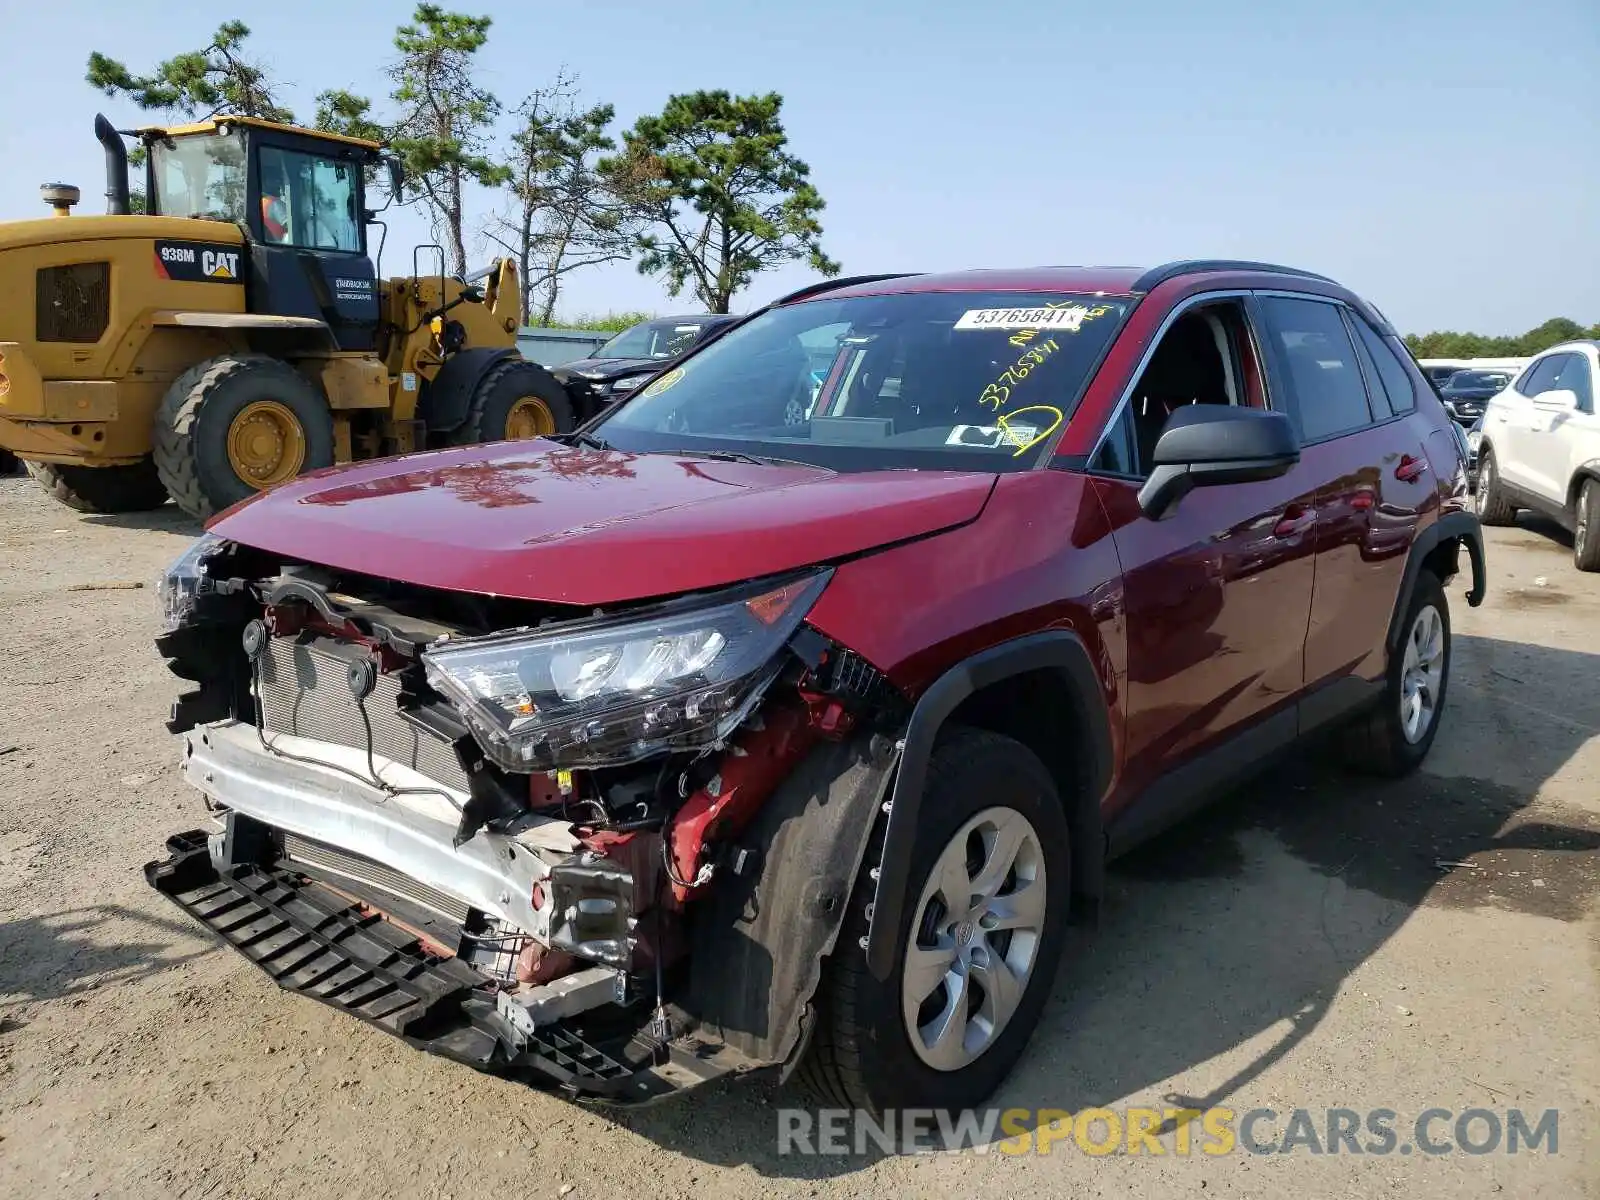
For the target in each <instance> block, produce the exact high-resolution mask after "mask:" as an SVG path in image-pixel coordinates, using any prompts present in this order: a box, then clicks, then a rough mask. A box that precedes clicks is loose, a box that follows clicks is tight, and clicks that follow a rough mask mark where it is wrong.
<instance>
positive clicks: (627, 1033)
mask: <svg viewBox="0 0 1600 1200" xmlns="http://www.w3.org/2000/svg"><path fill="white" fill-rule="evenodd" d="M826 578H827V572H826V571H825V570H824V571H809V572H805V573H801V574H798V575H790V576H788V577H786V578H781V579H768V580H761V581H754V582H752V583H750V584H748V585H745V586H741V587H738V588H734V589H730V590H721V591H718V592H716V593H714V594H707V595H701V596H680V597H674V598H671V599H668V600H665V601H661V602H654V603H643V604H638V605H632V606H627V607H622V608H619V609H617V610H616V611H590V610H587V609H585V610H573V609H570V608H562V607H560V606H552V605H544V604H537V603H533V602H526V601H514V600H506V599H501V598H495V597H485V596H478V595H472V594H467V593H457V592H447V591H441V590H435V589H429V588H422V587H417V586H412V585H407V584H401V583H396V582H394V581H390V580H382V579H376V578H373V577H369V576H360V575H353V574H349V573H342V572H335V571H332V570H329V569H327V568H323V567H319V566H316V565H315V564H309V563H305V562H299V561H292V560H286V559H284V558H282V557H280V556H276V555H273V554H270V553H267V552H264V551H260V550H255V549H251V548H248V547H243V546H239V545H237V544H233V543H229V542H224V541H220V540H218V539H215V538H204V539H202V540H201V541H200V542H199V543H197V544H196V546H195V547H194V548H193V549H192V550H191V551H190V553H189V554H187V555H185V557H184V559H182V560H180V561H179V563H177V564H175V566H174V568H173V570H172V571H171V572H170V573H169V574H168V576H167V577H166V579H164V580H163V583H162V602H163V606H164V615H165V617H166V626H167V628H166V632H165V633H164V634H163V635H162V636H161V637H160V638H159V639H158V643H157V645H158V648H159V650H160V652H161V653H162V654H163V656H164V657H166V659H167V660H168V663H169V666H170V668H171V669H172V670H173V671H174V672H175V673H176V674H177V675H179V676H180V677H182V678H184V679H187V680H190V681H192V682H193V683H194V684H195V685H196V686H195V687H194V689H193V690H191V691H188V692H187V693H186V694H184V695H183V696H182V697H181V698H180V699H179V700H178V701H177V702H176V703H175V704H174V707H173V712H172V717H171V720H170V721H169V722H168V726H169V728H170V729H171V730H172V731H173V732H174V733H176V734H180V735H182V739H183V756H184V760H183V770H184V772H185V776H186V778H187V779H188V781H189V782H190V783H191V784H193V785H194V786H195V787H196V788H198V789H199V790H200V791H201V792H202V793H203V794H204V796H205V801H206V805H207V808H208V809H209V811H210V816H211V818H212V822H211V827H210V828H209V829H204V830H196V831H194V832H191V833H186V834H181V835H178V836H177V837H175V838H174V839H172V841H171V842H170V843H169V848H170V850H171V857H169V858H168V859H167V860H165V861H162V862H156V863H151V864H150V865H149V866H148V867H147V868H146V873H147V875H148V876H149V878H150V881H151V883H152V884H153V885H154V886H156V887H157V888H158V889H159V890H161V891H163V892H164V893H165V894H167V895H168V896H169V897H171V898H172V899H174V900H175V901H176V902H177V903H179V904H180V906H182V907H184V908H185V909H186V910H187V911H189V912H190V913H191V915H193V916H195V917H196V918H197V919H199V920H201V921H202V922H203V923H205V924H206V925H207V926H208V927H209V928H211V929H212V930H213V932H215V933H217V934H218V935H219V936H221V937H222V938H224V939H225V940H227V941H228V942H230V943H231V944H233V945H234V946H235V947H236V948H238V949H240V950H241V951H242V952H244V953H245V954H246V955H247V956H249V957H250V958H252V960H253V961H255V962H256V963H257V965H258V966H261V967H262V968H263V969H265V970H267V971H268V972H269V973H270V974H272V975H273V976H274V978H276V979H277V980H278V982H279V983H280V984H282V985H283V986H285V987H288V988H291V989H292V990H297V991H303V992H306V993H307V994H310V995H313V996H315V997H316V998H317V999H320V1000H323V1001H325V1002H327V1003H331V1004H336V1005H338V1006H340V1007H344V1008H346V1009H348V1010H349V1011H351V1012H353V1013H354V1014H355V1015H357V1016H359V1017H362V1018H363V1019H366V1020H369V1021H372V1022H374V1023H376V1024H378V1025H380V1026H382V1027H385V1028H388V1029H389V1030H390V1031H391V1032H395V1033H397V1034H399V1035H400V1036H403V1037H405V1038H406V1040H408V1041H410V1042H412V1043H413V1044H415V1045H418V1046H420V1047H422V1048H424V1049H428V1050H431V1051H434V1052H437V1053H443V1054H447V1055H450V1056H452V1057H455V1058H458V1059H460V1060H461V1061H465V1062H468V1063H469V1064H471V1065H473V1066H476V1067H479V1068H481V1069H485V1070H495V1071H503V1072H510V1073H521V1074H525V1075H527V1076H528V1077H529V1078H530V1079H534V1080H537V1081H541V1082H545V1083H553V1084H556V1085H559V1086H561V1087H563V1088H565V1089H566V1090H567V1091H568V1092H570V1093H572V1094H574V1095H589V1096H598V1097H605V1098H609V1099H612V1100H638V1099H646V1098H650V1097H652V1096H656V1095H660V1094H664V1093H666V1092H670V1091H675V1090H681V1089H682V1088H683V1087H687V1086H692V1085H693V1084H696V1083H699V1082H702V1081H704V1080H705V1079H709V1078H713V1077H715V1076H717V1075H720V1074H723V1073H725V1072H727V1071H730V1070H742V1069H750V1068H753V1067H758V1066H763V1065H774V1064H782V1063H789V1062H792V1060H793V1059H794V1058H795V1057H796V1056H797V1054H798V1051H799V1050H800V1049H801V1048H803V1040H804V1032H805V1031H804V1029H803V1028H802V1027H803V1025H804V1020H803V1012H804V1009H805V1006H806V1003H807V1001H808V999H809V994H810V989H811V987H813V986H814V985H815V981H816V977H817V974H818V971H819V970H820V959H821V957H822V956H823V955H824V954H825V953H826V951H827V949H828V948H829V946H830V945H831V941H832V938H833V937H834V936H836V934H837V931H838V928H839V924H840V917H841V915H842V912H843V909H844V906H845V902H846V901H847V899H848V898H849V896H850V894H851V883H852V881H853V880H854V879H855V878H856V875H857V872H858V870H859V869H860V867H861V865H862V862H861V856H862V854H863V853H864V852H865V848H866V846H867V843H868V842H869V840H870V832H871V826H872V822H873V821H874V820H876V819H877V816H876V815H875V814H880V813H881V809H882V808H883V804H882V798H883V796H884V795H885V794H886V788H887V785H888V780H889V778H890V776H891V774H892V770H893V763H894V760H895V755H896V744H897V739H898V738H899V737H900V736H901V733H902V731H903V729H904V725H905V721H906V718H907V715H908V711H909V710H908V707H907V705H906V704H905V701H904V699H903V697H902V696H901V695H900V694H899V693H898V692H897V691H896V689H895V688H894V687H893V686H892V685H891V684H890V683H889V681H888V680H887V679H886V678H885V677H884V676H882V675H881V674H880V673H879V672H878V671H877V670H875V669H874V668H873V667H872V666H870V665H869V664H867V663H866V662H865V661H863V660H862V659H860V658H859V657H857V656H856V655H854V654H853V653H851V652H850V651H849V650H847V649H845V648H843V647H840V646H837V645H835V644H833V643H831V642H829V641H828V640H827V639H826V638H824V637H823V636H822V635H820V634H819V633H817V632H816V631H815V630H813V629H811V628H810V627H808V626H806V625H805V624H804V616H805V611H806V609H807V608H808V607H809V604H810V602H811V601H812V600H813V599H814V598H815V596H816V595H817V594H819V593H820V590H821V588H822V586H823V585H824V584H825V583H826ZM785 792H786V793H787V798H781V797H780V798H779V799H777V800H775V797H779V796H780V793H785ZM841 795H844V796H847V799H848V802H846V801H845V800H841V799H840V798H839V797H840V796H841ZM830 804H831V809H830V807H829V806H830ZM769 810H770V811H769ZM780 847H781V848H782V856H781V861H779V853H778V851H779V849H780ZM819 886H820V887H821V888H822V890H823V892H825V893H826V895H824V896H822V898H821V900H820V901H819V900H818V896H817V895H816V894H815V893H816V890H817V888H818V887H819ZM779 893H792V896H786V895H781V894H779ZM802 893H805V894H806V895H805V897H804V898H803V899H802V898H801V894H802ZM788 903H794V904H804V905H806V906H807V908H806V912H807V915H805V916H800V915H796V916H795V917H794V918H793V919H792V920H786V919H784V918H783V916H782V909H783V906H784V905H785V904H788ZM763 905H766V906H767V907H771V906H772V905H776V906H777V909H778V911H777V912H776V913H774V912H764V911H761V909H762V908H763ZM808 922H809V924H808ZM801 926H804V928H801ZM769 942H771V943H773V944H772V945H768V944H767V943H769ZM785 942H786V943H787V944H782V945H780V944H778V943H785ZM752 956H753V957H752ZM746 960H748V961H749V962H750V963H759V964H760V965H757V966H749V965H746V966H741V965H740V964H741V963H745V962H746ZM752 969H756V970H760V969H764V970H765V971H766V972H767V979H766V981H765V983H766V994H764V995H759V996H757V995H754V994H753V992H752V989H751V988H750V987H748V986H743V985H742V983H741V975H742V976H743V977H744V978H745V979H747V978H748V972H749V971H750V970H752Z"/></svg>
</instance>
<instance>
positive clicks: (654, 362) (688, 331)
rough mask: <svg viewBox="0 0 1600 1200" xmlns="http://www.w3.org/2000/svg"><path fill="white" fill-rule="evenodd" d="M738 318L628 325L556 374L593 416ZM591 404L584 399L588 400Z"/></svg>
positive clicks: (582, 410)
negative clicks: (602, 406)
mask: <svg viewBox="0 0 1600 1200" xmlns="http://www.w3.org/2000/svg"><path fill="white" fill-rule="evenodd" d="M738 319H739V318H738V317H735V316H729V315H726V314H722V315H717V314H709V313H706V314H700V315H697V316H687V317H659V318H654V319H652V320H649V321H641V322H639V324H637V325H633V326H630V327H629V328H627V329H624V330H623V331H622V332H621V333H619V334H617V336H616V337H614V338H612V339H611V340H610V341H608V342H606V343H605V344H604V345H603V346H600V347H599V348H598V349H596V350H595V351H594V352H593V353H591V354H590V355H589V356H588V357H587V358H580V359H577V360H576V361H574V362H569V363H563V364H562V365H561V366H560V367H558V368H556V370H555V372H554V374H555V377H556V378H557V379H559V380H561V382H562V383H564V384H566V385H567V391H568V392H569V393H570V394H571V395H572V396H573V398H574V400H575V401H576V402H577V404H578V411H579V412H580V413H583V414H588V413H590V412H592V411H593V410H594V408H595V407H596V406H597V405H601V404H610V403H612V402H614V401H616V400H618V399H620V398H621V397H623V396H626V395H627V394H628V393H629V392H631V391H633V390H634V389H635V388H637V387H638V386H639V385H640V384H642V383H645V382H646V381H648V380H649V379H650V377H651V376H653V375H656V374H658V373H659V372H661V371H665V370H669V369H671V367H672V366H673V364H674V363H676V362H677V360H678V359H680V358H682V357H683V356H684V355H685V354H687V353H688V352H689V351H690V350H692V349H694V348H695V347H696V346H698V345H699V344H700V343H701V342H703V341H705V340H706V339H707V338H708V337H710V336H711V335H712V334H714V333H716V332H717V331H718V330H720V329H724V328H726V327H727V326H729V325H731V324H733V322H735V321H737V320H738ZM586 400H587V401H588V402H589V403H587V404H586V403H584V401H586Z"/></svg>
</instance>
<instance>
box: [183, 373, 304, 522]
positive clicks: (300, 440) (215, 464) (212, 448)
mask: <svg viewBox="0 0 1600 1200" xmlns="http://www.w3.org/2000/svg"><path fill="white" fill-rule="evenodd" d="M155 462H156V468H157V470H159V471H160V473H161V482H162V483H164V484H165V485H166V488H167V491H168V492H170V493H171V494H172V498H173V499H174V500H175V501H177V503H178V507H179V508H181V509H183V511H184V512H186V513H188V514H189V515H190V516H193V517H198V518H200V519H201V520H204V519H206V518H207V517H211V516H214V515H215V514H217V513H219V512H221V511H222V510H223V509H225V508H230V507H232V506H233V505H235V504H237V503H239V501H241V500H247V499H249V498H250V497H251V496H253V495H255V494H256V493H258V492H262V491H266V490H267V489H269V488H273V487H276V486H278V485H279V484H281V483H287V482H288V481H289V480H291V479H293V478H295V477H296V476H298V475H301V474H304V473H305V472H306V471H314V470H317V469H318V468H321V467H331V466H332V465H333V413H332V412H331V411H329V409H328V401H327V399H326V398H325V397H324V396H323V394H322V392H321V391H320V390H319V389H318V388H317V386H316V385H315V384H314V383H312V382H311V380H309V379H307V378H306V377H305V376H304V375H302V374H300V372H299V371H296V370H295V369H294V368H293V367H291V366H290V365H289V364H288V363H286V362H284V361H283V360H282V359H277V358H273V357H271V356H270V355H266V354H224V355H221V356H220V357H218V358H212V359H208V360H206V361H205V362H203V363H199V364H197V365H196V366H193V367H190V368H189V369H188V370H187V371H185V372H184V373H183V374H182V375H180V376H178V378H177V379H176V380H174V381H173V384H172V386H171V387H170V388H169V389H167V394H166V395H165V396H164V397H163V398H162V400H161V407H160V409H159V410H158V411H157V412H156V420H155Z"/></svg>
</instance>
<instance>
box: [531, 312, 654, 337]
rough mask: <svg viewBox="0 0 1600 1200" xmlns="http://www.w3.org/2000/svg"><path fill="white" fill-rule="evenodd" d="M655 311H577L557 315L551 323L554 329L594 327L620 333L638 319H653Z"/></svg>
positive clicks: (634, 323) (636, 322)
mask: <svg viewBox="0 0 1600 1200" xmlns="http://www.w3.org/2000/svg"><path fill="white" fill-rule="evenodd" d="M655 315H656V314H655V313H647V312H608V313H578V314H577V315H576V316H572V317H558V318H556V320H555V321H554V323H553V327H554V328H556V329H596V330H606V331H609V332H611V333H621V332H622V331H623V330H624V329H627V328H629V327H630V326H633V325H637V324H638V323H639V322H640V321H650V320H654V319H655Z"/></svg>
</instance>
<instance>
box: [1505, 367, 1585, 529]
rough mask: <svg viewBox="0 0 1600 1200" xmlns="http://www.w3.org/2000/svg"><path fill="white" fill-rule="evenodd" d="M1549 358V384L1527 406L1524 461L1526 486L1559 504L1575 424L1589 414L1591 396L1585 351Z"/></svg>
mask: <svg viewBox="0 0 1600 1200" xmlns="http://www.w3.org/2000/svg"><path fill="white" fill-rule="evenodd" d="M1549 361H1550V362H1551V363H1553V364H1555V366H1554V370H1553V371H1552V372H1550V373H1549V384H1548V386H1546V387H1543V388H1541V390H1540V392H1539V394H1538V395H1536V396H1534V397H1533V400H1532V403H1531V404H1530V405H1529V408H1528V432H1527V434H1526V435H1525V437H1526V441H1527V445H1526V448H1525V449H1524V450H1523V454H1522V457H1523V463H1522V466H1523V470H1524V471H1525V472H1526V473H1527V479H1528V487H1529V489H1530V490H1532V491H1534V492H1536V493H1537V494H1538V495H1540V496H1541V497H1543V498H1544V499H1546V500H1548V501H1549V502H1550V503H1552V504H1554V505H1558V506H1560V505H1564V504H1565V503H1566V499H1567V481H1568V480H1569V479H1570V478H1571V477H1572V468H1573V462H1572V457H1573V447H1574V445H1575V444H1576V443H1577V441H1578V429H1579V427H1580V426H1582V425H1583V424H1585V423H1586V421H1590V420H1592V419H1593V418H1592V416H1591V415H1590V414H1592V412H1593V410H1594V398H1593V387H1592V384H1591V381H1590V379H1589V360H1588V359H1587V358H1586V357H1585V356H1584V355H1582V354H1553V355H1551V356H1550V359H1549Z"/></svg>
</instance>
